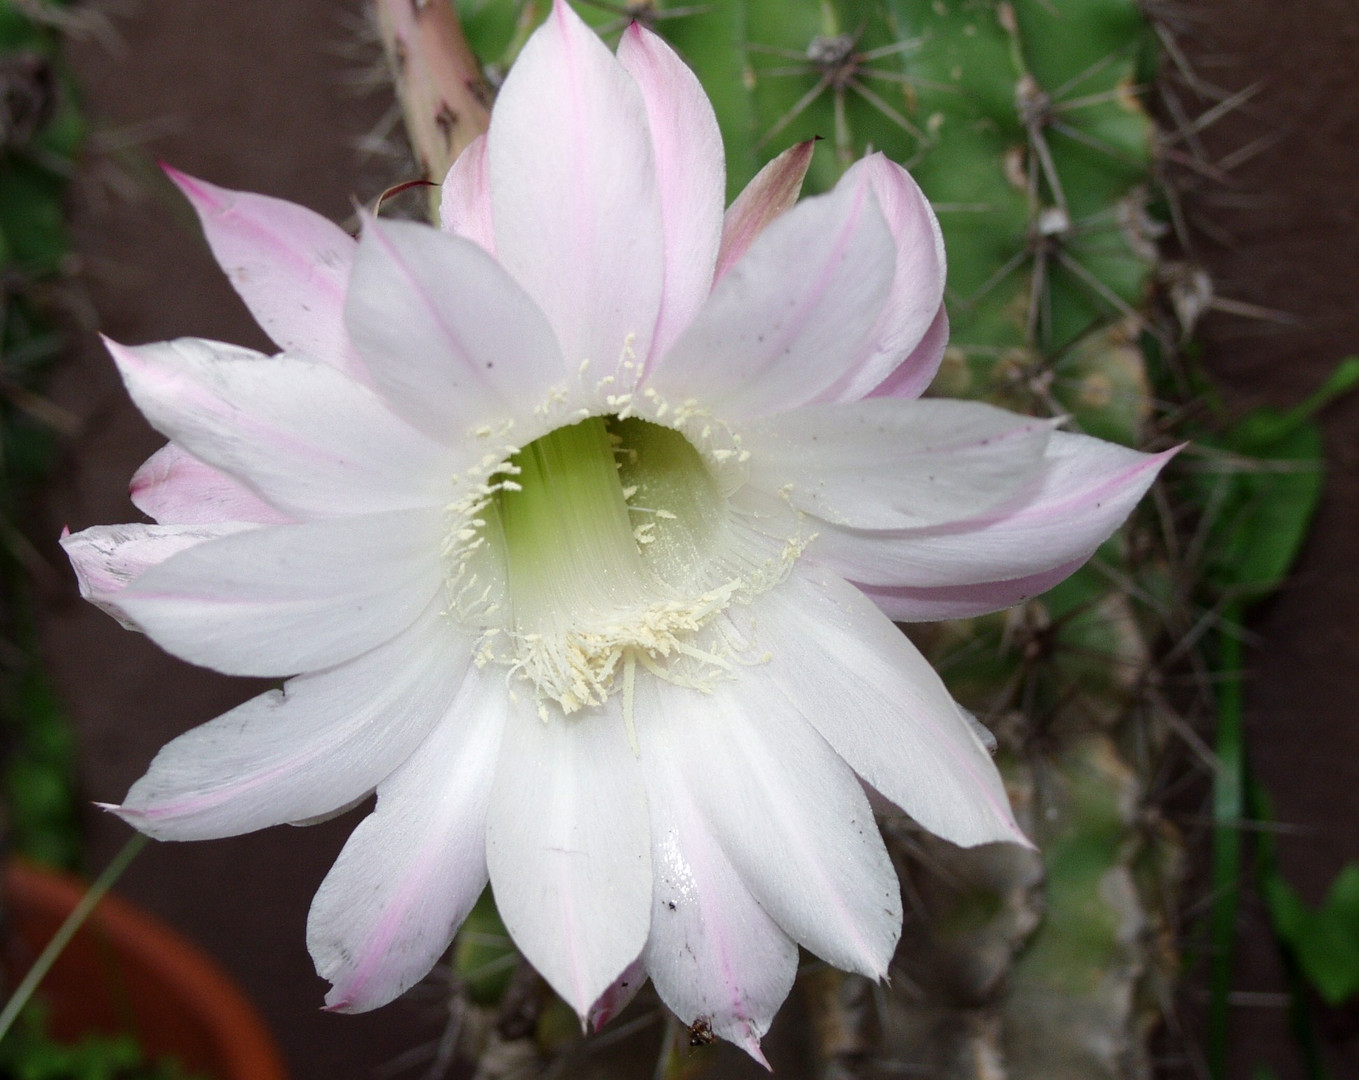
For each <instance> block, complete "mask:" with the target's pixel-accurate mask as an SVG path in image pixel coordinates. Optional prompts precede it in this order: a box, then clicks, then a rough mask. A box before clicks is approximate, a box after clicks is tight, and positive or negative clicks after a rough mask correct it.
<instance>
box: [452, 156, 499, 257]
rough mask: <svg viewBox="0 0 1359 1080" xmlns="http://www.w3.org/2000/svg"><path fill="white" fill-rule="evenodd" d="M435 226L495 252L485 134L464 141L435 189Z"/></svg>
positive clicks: (488, 158) (489, 172) (488, 159)
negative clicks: (436, 193) (451, 164)
mask: <svg viewBox="0 0 1359 1080" xmlns="http://www.w3.org/2000/svg"><path fill="white" fill-rule="evenodd" d="M439 227H440V228H441V229H443V230H444V232H449V233H452V234H453V235H454V236H462V237H465V238H466V239H468V240H471V241H472V242H473V243H474V244H476V245H477V246H478V247H480V248H482V249H483V250H484V251H489V252H490V253H491V254H493V255H494V254H495V226H494V225H493V224H492V222H491V170H490V157H489V155H488V154H487V152H486V136H485V135H478V136H477V137H476V138H475V139H473V140H472V141H471V142H470V143H468V144H467V146H466V148H465V149H464V150H463V152H462V153H461V154H459V155H458V158H457V160H456V161H454V162H453V167H452V168H451V169H449V170H448V175H447V176H446V177H444V182H443V188H442V190H441V191H440V192H439Z"/></svg>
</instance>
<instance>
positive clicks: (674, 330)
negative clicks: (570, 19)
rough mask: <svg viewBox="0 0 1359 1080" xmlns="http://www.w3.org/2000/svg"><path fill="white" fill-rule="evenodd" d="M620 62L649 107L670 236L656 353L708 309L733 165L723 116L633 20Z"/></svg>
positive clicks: (693, 79) (671, 53)
mask: <svg viewBox="0 0 1359 1080" xmlns="http://www.w3.org/2000/svg"><path fill="white" fill-rule="evenodd" d="M618 60H619V63H621V64H622V65H623V67H624V69H625V70H626V71H627V72H628V74H630V75H631V76H632V77H633V79H635V80H636V82H637V86H638V88H639V89H640V90H641V92H642V101H643V103H644V104H645V106H646V116H647V124H648V126H649V128H650V130H651V148H652V151H653V153H654V155H655V161H656V182H657V186H658V188H659V192H660V205H661V228H662V232H663V234H664V243H665V249H664V257H665V271H664V292H663V293H662V296H661V312H660V316H659V318H658V319H657V322H656V331H655V334H654V336H653V338H652V346H651V351H652V354H653V355H658V354H660V353H662V352H664V351H665V350H666V349H668V348H669V347H670V344H671V342H673V341H674V340H675V338H676V336H678V334H679V332H680V331H681V330H683V329H684V327H685V326H687V325H688V324H689V321H690V320H691V319H692V318H693V317H694V313H695V312H696V311H698V309H699V308H700V307H701V306H702V305H703V301H704V300H705V299H706V298H707V296H708V291H709V290H710V289H711V288H712V283H713V266H714V264H715V262H716V260H717V246H718V241H719V240H720V238H721V233H722V202H723V199H724V197H725V193H726V161H725V159H724V157H723V154H722V133H721V132H720V131H719V130H718V128H717V116H716V115H715V114H714V113H713V107H712V105H711V104H710V103H709V101H708V95H707V94H705V93H704V92H703V87H702V86H700V85H699V82H698V79H697V78H696V77H695V76H694V73H693V72H692V71H690V70H689V68H688V67H687V66H686V65H685V63H684V61H682V60H681V59H680V58H679V57H678V56H676V55H675V51H674V50H673V49H672V48H670V46H669V45H667V44H666V43H665V42H664V41H662V40H661V39H660V38H659V37H657V36H656V35H655V34H653V33H652V32H651V31H650V30H646V29H644V28H643V27H642V25H641V24H640V23H633V24H632V25H631V26H630V27H628V29H626V30H624V31H623V37H622V39H621V40H620V41H619V43H618Z"/></svg>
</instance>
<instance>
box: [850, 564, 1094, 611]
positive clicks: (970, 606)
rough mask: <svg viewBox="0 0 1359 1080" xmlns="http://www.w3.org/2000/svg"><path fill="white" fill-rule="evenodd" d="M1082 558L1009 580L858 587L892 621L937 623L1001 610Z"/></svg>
mask: <svg viewBox="0 0 1359 1080" xmlns="http://www.w3.org/2000/svg"><path fill="white" fill-rule="evenodd" d="M1084 563H1085V559H1077V560H1075V561H1073V562H1069V563H1063V564H1062V565H1061V566H1054V567H1053V568H1052V569H1051V570H1045V571H1044V572H1043V573H1041V574H1030V575H1029V576H1028V577H1022V578H1011V579H1010V580H1008V581H982V582H978V583H977V584H975V585H936V586H933V587H930V588H911V587H910V586H908V585H898V586H891V585H860V586H859V588H860V590H861V591H862V592H863V593H864V595H866V596H867V597H868V598H869V599H871V600H872V601H873V603H875V604H877V605H878V608H879V610H881V611H882V613H883V614H884V615H886V616H887V617H888V618H889V619H891V620H892V621H893V622H937V621H939V620H941V619H970V618H972V617H973V616H975V615H985V614H987V613H988V612H992V611H1001V610H1003V609H1005V608H1008V607H1014V606H1015V605H1016V604H1022V603H1023V602H1024V601H1025V600H1028V599H1031V598H1032V597H1035V596H1039V595H1041V594H1042V593H1045V592H1047V591H1048V590H1049V589H1050V588H1052V587H1053V586H1054V585H1056V584H1058V583H1059V582H1062V581H1065V580H1066V579H1067V578H1069V577H1070V576H1071V575H1072V574H1074V573H1075V572H1076V571H1077V570H1079V569H1080V568H1081V566H1082V565H1083V564H1084Z"/></svg>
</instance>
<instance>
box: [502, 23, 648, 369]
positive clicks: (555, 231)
mask: <svg viewBox="0 0 1359 1080" xmlns="http://www.w3.org/2000/svg"><path fill="white" fill-rule="evenodd" d="M488 139H489V142H490V158H491V162H490V166H491V204H492V206H493V208H494V217H495V249H496V257H497V258H498V259H499V260H500V261H501V262H502V263H503V264H504V266H505V267H506V268H507V269H508V270H509V271H510V273H512V274H513V275H514V277H515V278H516V279H517V280H518V281H519V283H520V284H521V285H523V286H524V288H525V289H527V290H528V293H529V295H530V296H532V297H533V298H534V300H536V301H537V302H538V305H539V306H540V307H541V308H542V309H543V311H544V313H545V314H546V315H547V318H548V321H549V322H550V323H551V324H552V326H553V328H554V329H555V330H556V332H557V338H558V340H559V341H560V343H561V348H562V353H563V354H564V355H565V357H566V363H567V366H568V367H569V368H570V369H571V370H572V371H575V370H576V369H577V367H578V366H579V365H580V364H581V363H582V362H583V361H586V360H588V361H589V362H590V363H591V364H592V365H594V366H595V370H597V371H599V372H600V373H601V374H602V375H609V374H612V373H613V372H614V371H615V369H617V368H618V367H619V365H620V364H621V363H622V362H623V361H624V360H626V359H632V358H635V359H636V360H637V362H639V363H640V362H641V361H642V360H643V359H644V358H645V357H646V356H647V354H648V353H649V352H650V348H651V335H652V331H653V329H654V327H655V325H656V316H657V314H658V312H659V311H660V300H661V289H662V272H663V271H662V267H663V239H662V232H661V212H660V199H659V194H658V191H657V185H656V168H655V161H654V158H653V156H652V151H651V134H650V132H649V130H648V128H647V119H646V107H645V105H644V104H643V101H642V95H641V93H640V91H639V90H638V89H637V84H636V82H634V81H633V79H632V76H630V75H629V74H628V73H627V72H626V71H624V70H623V66H622V65H621V64H620V63H619V62H618V61H617V59H615V57H614V56H613V54H612V53H610V52H609V50H608V49H607V48H605V47H604V43H603V42H602V41H600V40H599V38H598V37H596V36H595V34H594V32H593V31H592V30H590V28H589V27H587V26H586V25H585V24H584V23H583V22H582V21H581V20H580V17H579V16H578V15H576V13H575V12H574V11H572V10H571V8H570V6H569V5H568V4H567V3H565V0H556V2H555V3H554V4H553V8H552V14H551V15H549V16H548V19H547V22H545V23H544V24H543V26H542V27H541V28H540V29H539V30H538V31H537V32H536V33H535V34H534V35H533V36H532V37H531V38H529V40H528V43H527V44H526V45H525V46H524V49H523V52H521V53H520V54H519V59H518V60H516V61H515V64H514V67H512V68H511V69H510V73H509V75H508V76H507V77H506V79H505V84H504V86H502V87H501V88H500V94H499V96H498V97H497V99H496V106H495V110H494V112H493V113H492V115H491V129H490V133H489V135H488Z"/></svg>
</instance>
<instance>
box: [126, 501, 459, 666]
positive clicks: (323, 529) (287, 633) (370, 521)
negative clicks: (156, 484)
mask: <svg viewBox="0 0 1359 1080" xmlns="http://www.w3.org/2000/svg"><path fill="white" fill-rule="evenodd" d="M442 540H443V516H442V514H441V513H440V512H439V511H438V510H407V511H400V512H396V513H389V514H370V515H368V516H366V517H356V518H345V519H342V520H339V521H317V522H304V523H302V524H300V525H274V526H268V527H265V528H258V529H250V530H248V531H246V532H239V533H234V534H233V535H231V536H226V537H223V538H221V539H218V540H213V541H210V542H208V543H203V544H199V545H197V546H195V547H192V548H189V549H188V550H187V551H183V552H181V553H180V554H178V555H175V556H174V557H173V558H170V559H167V560H166V561H165V562H162V563H160V564H159V565H158V566H155V567H153V568H152V569H150V570H148V571H147V572H146V573H144V574H143V575H141V577H139V578H138V579H137V580H136V581H135V582H134V583H133V584H131V585H129V586H128V587H127V588H126V589H124V590H123V592H122V593H121V594H120V596H119V598H118V602H119V605H120V606H121V608H122V610H123V611H124V612H125V613H126V615H127V617H128V618H129V619H131V620H132V621H133V622H135V623H136V624H137V626H138V627H140V628H141V629H142V630H143V631H145V632H146V633H147V634H149V635H150V636H151V638H152V639H154V640H155V642H156V643H157V644H158V645H160V646H161V648H163V649H165V650H166V651H167V652H170V653H173V654H174V655H176V656H178V657H181V658H182V659H184V660H188V661H190V662H192V663H195V664H201V665H202V666H204V667H210V668H215V669H217V670H218V671H224V672H226V673H227V674H229V675H261V676H265V677H276V676H280V675H291V674H294V673H296V672H299V671H315V670H316V669H318V668H325V667H330V666H332V665H334V664H338V663H341V662H343V661H345V660H349V659H351V658H352V657H355V656H358V655H359V654H360V653H363V652H367V651H368V650H369V649H371V648H373V647H374V646H376V645H379V644H381V643H382V642H384V641H387V640H389V639H390V638H392V637H394V636H395V635H396V634H398V633H400V632H401V631H402V630H403V629H405V628H406V627H407V626H409V625H410V624H411V623H412V622H414V621H415V619H416V617H417V616H418V615H419V614H420V612H421V611H423V610H424V608H425V605H426V604H427V603H428V602H429V601H430V598H431V597H432V596H433V595H434V594H435V592H436V591H437V590H438V589H439V587H440V585H441V583H442V581H443V568H442V566H441V565H440V561H439V550H440V546H441V543H442Z"/></svg>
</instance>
